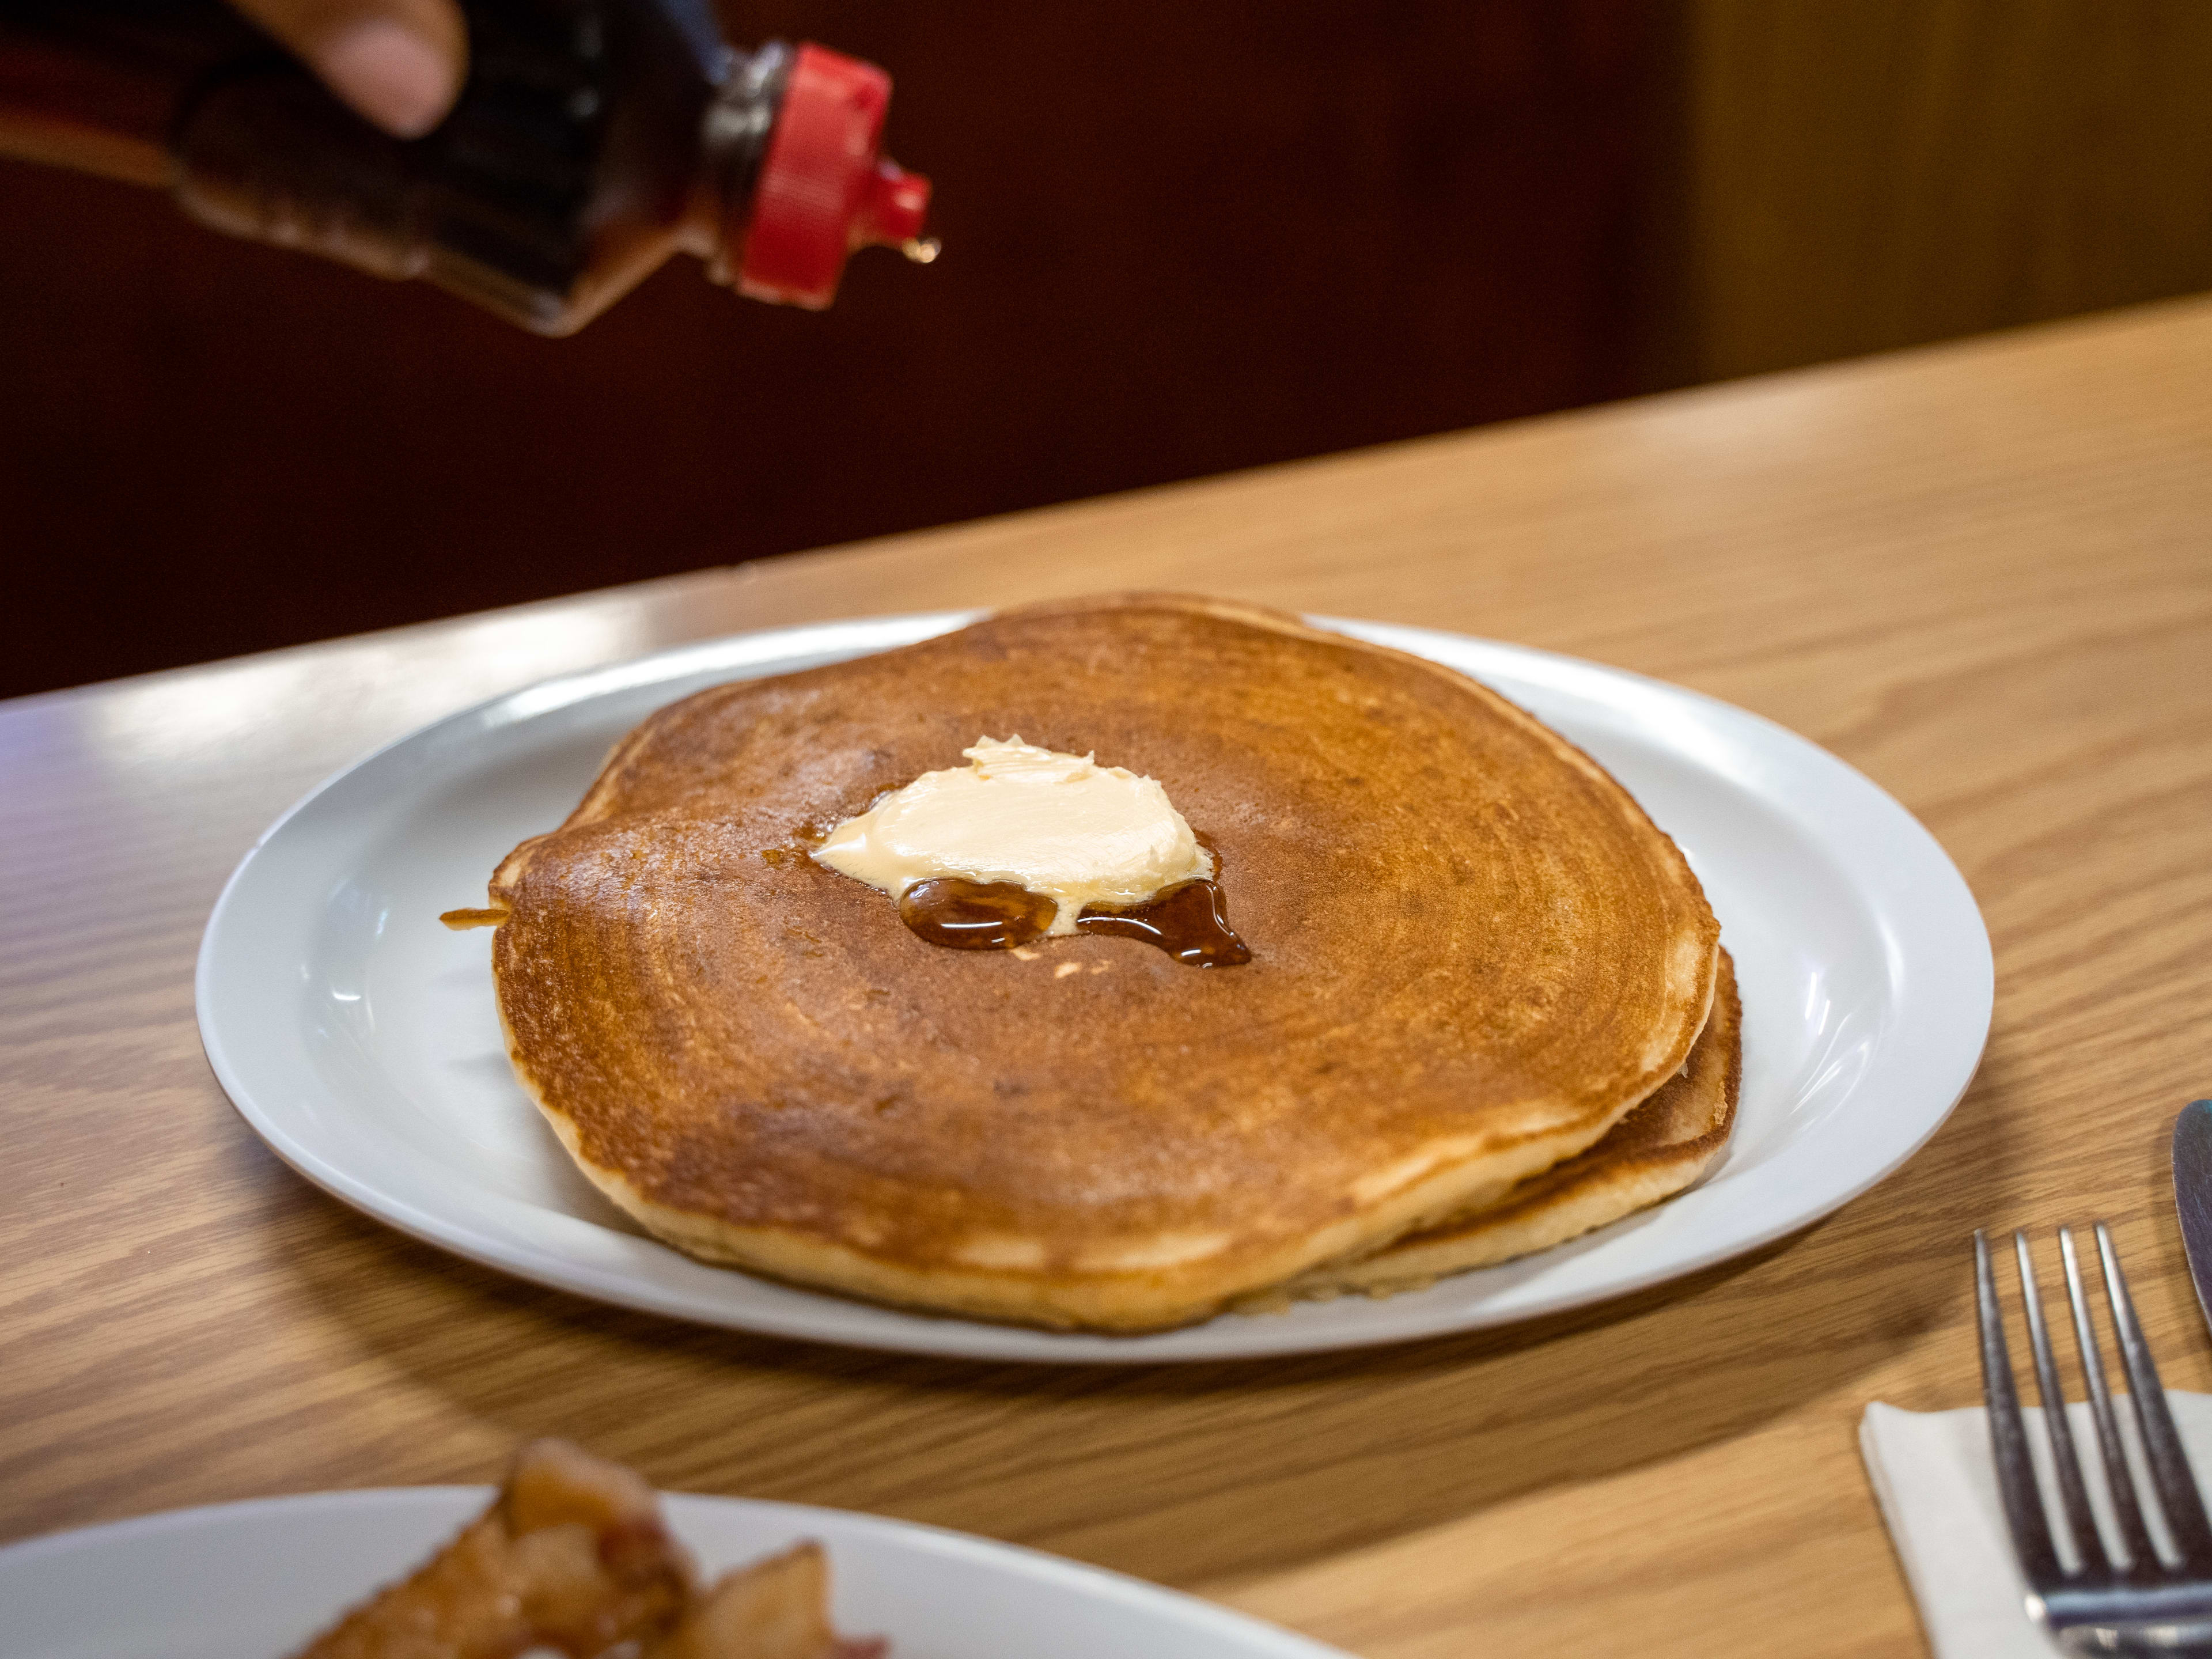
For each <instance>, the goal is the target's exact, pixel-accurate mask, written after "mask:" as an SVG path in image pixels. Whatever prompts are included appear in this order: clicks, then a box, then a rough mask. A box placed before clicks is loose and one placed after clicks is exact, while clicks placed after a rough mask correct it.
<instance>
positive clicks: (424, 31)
mask: <svg viewBox="0 0 2212 1659" xmlns="http://www.w3.org/2000/svg"><path fill="white" fill-rule="evenodd" d="M232 3H233V4H234V5H235V6H236V7H237V8H238V9H239V10H240V11H241V12H243V13H245V14H246V16H248V17H250V18H252V20H253V21H255V22H256V23H258V24H259V25H260V26H261V27H263V28H264V29H266V30H268V31H269V33H271V34H273V35H275V36H276V39H277V40H279V41H281V42H282V43H283V45H284V46H287V47H289V49H290V50H291V51H292V52H293V53H294V54H295V55H296V56H297V57H298V58H300V60H301V62H302V63H304V64H307V67H308V68H310V69H312V70H314V72H315V73H316V74H317V75H319V76H321V77H322V80H323V83H324V84H325V86H327V87H329V88H330V89H331V91H332V92H334V93H336V94H337V95H338V96H339V97H340V98H342V99H343V100H345V101H346V102H347V103H348V104H349V105H350V106H352V107H353V108H354V109H355V110H356V112H359V113H360V114H362V116H365V117H366V118H368V119H369V120H371V121H374V123H376V125H378V126H380V127H382V128H383V129H384V130H385V131H386V132H389V133H392V134H393V135H394V136H396V137H401V138H419V137H422V135H423V134H424V133H426V132H428V131H430V129H431V128H433V127H435V126H436V125H438V123H439V122H441V121H442V120H444V119H445V118H446V112H447V111H448V110H450V109H452V108H453V100H454V99H455V98H457V97H459V95H460V90H461V82H463V81H464V80H465V79H466V78H467V76H468V58H469V36H468V27H467V25H466V24H465V23H464V22H463V21H462V19H461V10H460V7H459V4H458V3H457V0H232Z"/></svg>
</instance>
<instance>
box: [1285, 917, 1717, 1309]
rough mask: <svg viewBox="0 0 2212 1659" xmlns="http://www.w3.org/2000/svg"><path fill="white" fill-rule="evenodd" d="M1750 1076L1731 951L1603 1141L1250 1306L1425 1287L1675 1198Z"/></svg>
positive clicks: (1698, 1169) (1704, 1161)
mask: <svg viewBox="0 0 2212 1659" xmlns="http://www.w3.org/2000/svg"><path fill="white" fill-rule="evenodd" d="M1742 1077H1743V1006H1742V1004H1741V1001H1740V1000H1738V998H1737V995H1736V985H1735V962H1734V961H1733V960H1732V959H1731V958H1730V957H1729V953H1728V952H1727V951H1722V952H1721V953H1720V959H1719V972H1718V973H1717V975H1716V976H1715V980H1714V984H1713V1011H1712V1012H1711V1015H1710V1016H1709V1017H1708V1018H1706V1021H1705V1030H1704V1031H1702V1032H1701V1033H1700V1034H1699V1037H1698V1041H1697V1042H1696V1044H1695V1045H1694V1046H1693V1047H1692V1048H1691V1050H1690V1057H1689V1058H1688V1059H1687V1060H1685V1061H1684V1062H1683V1065H1682V1069H1681V1070H1680V1072H1679V1073H1676V1074H1675V1075H1674V1077H1672V1078H1669V1079H1668V1080H1667V1082H1666V1083H1665V1084H1663V1085H1661V1087H1660V1089H1659V1091H1658V1092H1657V1093H1656V1094H1654V1095H1653V1096H1652V1097H1651V1098H1650V1099H1649V1100H1647V1101H1645V1102H1644V1103H1643V1104H1642V1105H1641V1106H1638V1108H1637V1109H1635V1110H1634V1111H1632V1112H1631V1113H1630V1114H1629V1115H1627V1116H1626V1117H1625V1118H1623V1119H1622V1120H1621V1121H1620V1123H1618V1124H1617V1125H1615V1126H1614V1127H1613V1130H1612V1131H1611V1132H1610V1133H1607V1134H1606V1135H1605V1136H1604V1137H1603V1138H1602V1139H1600V1140H1599V1141H1598V1142H1597V1143H1596V1144H1595V1146H1591V1147H1589V1149H1588V1150H1587V1151H1585V1152H1581V1153H1579V1154H1577V1156H1575V1157H1573V1158H1569V1159H1567V1160H1566V1161H1565V1163H1563V1164H1555V1165H1553V1167H1552V1168H1551V1169H1548V1170H1545V1171H1543V1172H1542V1173H1541V1174H1540V1175H1534V1176H1529V1177H1528V1179H1527V1180H1525V1181H1523V1182H1520V1183H1519V1184H1518V1185H1516V1186H1515V1187H1514V1188H1512V1189H1511V1190H1510V1191H1509V1192H1508V1193H1507V1194H1505V1195H1504V1197H1503V1198H1502V1199H1499V1200H1498V1201H1497V1202H1496V1203H1494V1204H1491V1205H1486V1206H1484V1207H1483V1208H1481V1209H1479V1210H1475V1211H1472V1212H1463V1213H1462V1214H1460V1215H1457V1216H1454V1217H1452V1218H1449V1220H1446V1221H1443V1222H1440V1223H1438V1224H1437V1225H1435V1226H1432V1227H1425V1228H1423V1229H1421V1230H1420V1231H1417V1232H1413V1233H1409V1234H1407V1236H1406V1237H1402V1238H1401V1239H1399V1240H1398V1241H1397V1242H1396V1243H1394V1244H1391V1245H1389V1247H1387V1248H1386V1249H1382V1250H1379V1251H1377V1252H1376V1253H1375V1254H1373V1255H1366V1256H1362V1257H1359V1258H1358V1259H1356V1260H1352V1261H1333V1262H1328V1263H1326V1264H1324V1265H1323V1266H1322V1267H1315V1268H1311V1269H1310V1270H1308V1271H1307V1272H1305V1273H1301V1274H1300V1275H1299V1276H1298V1277H1297V1278H1296V1279H1291V1281H1290V1282H1289V1283H1287V1284H1285V1285H1282V1286H1280V1287H1279V1290H1278V1291H1276V1292H1274V1293H1273V1294H1268V1293H1264V1292H1263V1293H1262V1295H1261V1297H1254V1298H1251V1299H1250V1300H1249V1302H1248V1303H1247V1304H1246V1305H1247V1306H1249V1307H1251V1309H1252V1310H1253V1311H1255V1312H1257V1311H1264V1310H1266V1309H1267V1307H1269V1306H1271V1305H1272V1306H1274V1307H1280V1306H1281V1305H1282V1304H1283V1301H1284V1299H1285V1297H1331V1296H1338V1295H1341V1294H1343V1293H1345V1292H1346V1291H1364V1292H1365V1293H1367V1294H1368V1295H1370V1296H1389V1295H1393V1294H1395V1292H1397V1291H1417V1290H1420V1289H1423V1288H1424V1287H1425V1286H1426V1285H1431V1284H1432V1283H1434V1282H1435V1281H1436V1280H1437V1279H1440V1278H1442V1277H1443V1275H1445V1274H1446V1273H1465V1272H1466V1271H1468V1269H1469V1268H1472V1267H1495V1266H1496V1265H1497V1264H1498V1263H1499V1262H1501V1261H1512V1260H1513V1259H1514V1258H1515V1257H1516V1256H1523V1255H1530V1254H1532V1253H1533V1252H1534V1251H1537V1250H1547V1249H1551V1248H1552V1246H1553V1245H1555V1244H1564V1243H1566V1242H1567V1240H1569V1239H1571V1238H1577V1237H1581V1235H1583V1233H1586V1232H1589V1231H1593V1230H1594V1229H1595V1228H1599V1227H1602V1226H1605V1225H1608V1224H1609V1223H1612V1222H1614V1221H1618V1220H1620V1218H1622V1217H1623V1216H1626V1215H1632V1214H1633V1213H1634V1212H1637V1211H1638V1210H1641V1209H1645V1208H1648V1207H1649V1206H1651V1205H1654V1204H1656V1203H1658V1202H1659V1201H1660V1200H1662V1199H1668V1198H1672V1197H1673V1196H1674V1194H1677V1193H1679V1192H1680V1191H1682V1190H1683V1189H1684V1188H1686V1187H1688V1186H1689V1185H1690V1183H1691V1182H1693V1181H1695V1180H1696V1179H1697V1178H1698V1177H1699V1176H1700V1175H1702V1174H1704V1173H1705V1167H1706V1166H1707V1165H1708V1164H1711V1162H1712V1161H1713V1159H1714V1158H1715V1157H1716V1156H1717V1155H1718V1153H1719V1152H1720V1150H1721V1148H1722V1147H1723V1146H1726V1145H1727V1144H1728V1138H1729V1130H1730V1129H1731V1128H1732V1127H1734V1126H1735V1104H1736V1094H1737V1091H1738V1089H1739V1087H1740V1085H1741V1081H1742Z"/></svg>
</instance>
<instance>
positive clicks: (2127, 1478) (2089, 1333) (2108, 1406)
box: [2058, 1227, 2159, 1573]
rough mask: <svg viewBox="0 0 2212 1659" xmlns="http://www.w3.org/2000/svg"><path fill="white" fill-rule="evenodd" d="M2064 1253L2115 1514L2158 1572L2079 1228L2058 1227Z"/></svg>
mask: <svg viewBox="0 0 2212 1659" xmlns="http://www.w3.org/2000/svg"><path fill="white" fill-rule="evenodd" d="M2058 1255H2059V1257H2060V1259H2061V1260H2063V1261H2064V1262H2065V1264H2066V1299H2067V1301H2068V1302H2069V1303H2070V1304H2073V1309H2074V1346H2075V1348H2076V1349H2077V1350H2078V1351H2079V1352H2080V1353H2081V1375H2082V1377H2083V1378H2084V1380H2086V1381H2087V1383H2088V1385H2089V1414H2090V1416H2092V1417H2093V1418H2094V1419H2096V1422H2097V1446H2098V1449H2100V1451H2102V1452H2103V1453H2104V1455H2105V1486H2106V1489H2107V1490H2108V1491H2110V1492H2111V1493H2112V1513H2113V1514H2114V1515H2115V1516H2118V1520H2119V1523H2120V1541H2122V1542H2123V1543H2124V1544H2125V1545H2126V1546H2127V1547H2128V1559H2129V1560H2130V1562H2131V1563H2133V1564H2134V1567H2135V1571H2137V1572H2139V1573H2149V1572H2155V1571H2158V1568H2159V1559H2158V1551H2157V1549H2156V1548H2155V1547H2154V1546H2153V1545H2152V1543H2151V1541H2150V1532H2149V1530H2148V1528H2146V1527H2145V1526H2144V1525H2143V1518H2142V1504H2140V1503H2139V1502H2137V1500H2136V1476H2135V1471H2134V1470H2133V1469H2132V1468H2130V1467H2129V1466H2128V1454H2127V1449H2126V1448H2125V1447H2124V1446H2123V1445H2122V1444H2121V1443H2120V1425H2119V1419H2117V1418H2115V1417H2114V1416H2113V1415H2112V1395H2111V1393H2110V1392H2109V1391H2108V1390H2107V1389H2106V1387H2105V1355H2104V1351H2103V1350H2102V1349H2101V1348H2100V1347H2099V1346H2098V1343H2097V1331H2096V1327H2095V1326H2094V1325H2093V1324H2092V1323H2091V1322H2090V1319H2089V1294H2088V1292H2087V1291H2085V1290H2084V1289H2083V1288H2082V1286H2081V1262H2080V1261H2078V1260H2076V1259H2075V1255H2074V1230H2073V1229H2072V1228H2071V1227H2061V1228H2060V1229H2059V1230H2058Z"/></svg>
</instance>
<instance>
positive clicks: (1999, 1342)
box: [1974, 1228, 2060, 1586]
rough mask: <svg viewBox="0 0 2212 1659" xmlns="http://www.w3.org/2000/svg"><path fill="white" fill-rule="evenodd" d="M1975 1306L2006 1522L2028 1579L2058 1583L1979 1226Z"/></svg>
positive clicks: (1992, 1275) (1984, 1389) (1993, 1451)
mask: <svg viewBox="0 0 2212 1659" xmlns="http://www.w3.org/2000/svg"><path fill="white" fill-rule="evenodd" d="M1974 1312H1975V1316H1976V1317H1977V1319H1978V1322H1979V1323H1980V1326H1981V1332H1982V1399H1983V1401H1984V1402H1985V1403H1986V1404H1987V1405H1988V1407H1989V1410H1990V1454H1991V1455H1992V1456H1993V1458H1994V1459H1995V1461H1996V1466H1997V1491H1998V1492H1999V1494H2000V1495H2001V1496H2002V1498H2004V1511H2005V1524H2006V1525H2007V1526H2008V1527H2009V1528H2011V1529H2012V1544H2013V1548H2014V1550H2015V1552H2016V1553H2018V1554H2019V1556H2020V1565H2021V1572H2022V1573H2023V1575H2025V1577H2027V1582H2028V1583H2030V1584H2031V1585H2038V1586H2039V1585H2044V1584H2049V1583H2056V1582H2057V1579H2058V1577H2059V1576H2060V1575H2059V1571H2058V1553H2057V1551H2056V1550H2054V1549H2053V1548H2052V1547H2051V1523H2050V1522H2048V1521H2047V1520H2045V1518H2044V1513H2043V1492H2042V1489H2041V1488H2040V1487H2039V1486H2037V1485H2036V1481H2035V1464H2034V1462H2033V1460H2032V1459H2031V1458H2030V1457H2029V1455H2028V1450H2027V1425H2026V1424H2025V1423H2023V1422H2021V1416H2020V1395H2019V1393H2018V1391H2017V1390H2015V1389H2014V1387H2013V1381H2012V1358H2011V1357H2010V1356H2009V1355H2008V1354H2007V1353H2006V1352H2005V1334H2004V1311H2003V1310H2002V1309H2001V1308H2000V1307H1999V1306H1998V1305H1997V1281H1996V1274H1995V1273H1992V1272H1991V1271H1990V1241H1989V1239H1988V1237H1986V1236H1984V1233H1983V1232H1982V1231H1981V1229H1980V1228H1976V1229H1975V1230H1974Z"/></svg>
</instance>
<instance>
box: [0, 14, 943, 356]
mask: <svg viewBox="0 0 2212 1659" xmlns="http://www.w3.org/2000/svg"><path fill="white" fill-rule="evenodd" d="M464 10H465V13H466V15H467V18H468V26H469V78H468V81H467V83H466V85H465V87H464V88H463V89H462V91H461V94H460V98H459V101H458V102H457V103H456V104H455V106H454V107H453V112H452V114H450V115H449V116H447V118H446V119H445V121H444V122H443V123H442V124H441V125H440V126H438V127H437V128H436V129H435V131H432V132H430V133H429V134H428V135H427V136H425V137H421V138H417V139H414V140H411V141H410V140H403V139H398V138H394V137H390V136H388V135H387V134H386V133H383V132H381V131H378V130H377V129H376V128H374V127H373V126H371V125H369V124H368V122H366V121H364V120H362V118H360V117H358V116H356V115H355V114H354V113H353V112H351V111H350V110H349V109H347V108H346V107H345V106H344V105H343V104H341V103H340V102H339V101H338V100H337V99H336V98H334V97H333V96H331V94H329V93H328V92H326V91H325V90H324V88H323V87H322V86H321V84H320V83H319V82H317V81H316V80H315V79H314V78H313V76H311V75H309V74H308V72H307V70H305V69H303V68H301V67H300V66H299V65H298V64H296V63H295V62H294V61H293V60H292V59H291V58H289V57H287V56H286V55H285V54H284V52H283V51H282V50H281V49H280V48H278V47H277V46H276V45H275V44H274V43H273V42H272V41H270V40H269V39H268V38H267V37H266V36H265V35H263V34H261V33H259V32H258V30H256V29H255V28H253V27H252V26H251V25H250V24H248V23H246V22H245V21H243V20H242V19H240V17H238V16H237V15H234V13H232V12H231V11H229V10H228V9H227V8H225V7H224V6H222V5H221V4H220V3H217V0H0V151H6V152H8V153H11V154H15V155H21V156H26V157H28V158H29V159H33V160H38V161H54V162H58V163H61V164H64V165H70V166H76V167H82V168H85V169H86V170H88V171H92V172H97V173H106V174H108V175H109V176H111V177H116V178H124V179H131V181H133V182H136V183H140V184H148V185H161V186H164V187H166V188H167V189H168V190H169V191H171V192H172V193H173V195H174V197H175V198H176V200H177V202H178V204H179V206H181V207H182V208H183V209H184V210H185V212H186V213H188V214H190V215H191V216H192V217H193V218H195V219H197V220H198V221H200V222H202V223H203V224H207V225H210V226H212V227H214V228H216V229H218V230H223V231H228V232H229V233H231V234H234V235H239V236H246V237H252V238H253V239H255V240H260V241H264V242H272V243H276V244H277V245H279V246H285V247H294V248H299V249H302V250H304V251H306V252H313V253H320V254H324V255H325V256H327V257H329V258H335V259H340V260H343V261H344V262H345V263H347V264H352V265H356V266H358V267H359V268H361V269H362V270H368V271H371V272H374V274H375V275H377V276H388V277H395V278H399V277H410V276H421V277H424V278H427V279H428V281H430V282H433V283H436V284H438V286H440V287H441V288H443V289H447V290H449V291H450V292H453V293H454V294H458V295H461V296H462V297H464V298H465V299H469V300H472V301H476V302H477V304H479V305H483V306H486V307H489V308H490V309H491V310H493V311H495V312H497V313H499V314H500V315H501V316H503V317H506V318H508V319H511V320H513V321H514V322H517V323H520V324H521V325H523V326H524V327H525V328H528V329H531V330H532V331H536V332H538V333H540V334H550V335H559V334H568V333H571V332H573V331H575V330H576V329H578V328H580V327H581V326H583V325H584V324H586V322H589V321H590V320H591V319H592V318H593V317H595V316H597V315H598V314H599V313H600V312H602V311H604V310H605V308H606V307H608V306H609V305H611V304H612V303H613V302H614V301H616V300H617V299H618V298H620V297H621V296H622V295H623V294H625V293H627V292H628V291H629V289H631V288H632V287H634V286H635V284H636V283H638V282H639V281H641V279H642V278H643V277H644V276H646V275H647V273H648V272H649V271H651V270H653V269H654V268H655V267H656V266H658V265H659V264H661V262H662V261H664V260H665V259H666V258H668V257H669V256H670V255H671V254H672V253H675V252H678V251H682V252H690V253H694V254H696V255H698V256H699V257H700V258H703V259H705V260H706V261H708V271H709V274H710V275H712V276H714V278H715V279H716V280H717V281H720V282H724V283H729V284H731V285H732V286H733V287H735V288H736V289H738V292H740V293H742V294H744V295H750V297H752V298H754V299H757V300H769V301H780V302H782V303H785V304H790V305H798V306H805V307H810V308H815V309H818V308H820V307H823V306H826V305H828V304H829V302H830V301H831V299H832V298H833V297H835V295H836V289H837V282H838V278H839V276H841V275H842V271H843V269H844V264H845V257H846V255H847V254H848V252H852V251H853V250H854V249H855V248H860V247H865V246H870V245H871V244H876V243H888V244H890V245H891V246H898V247H902V248H903V249H904V250H905V251H906V252H907V254H908V257H909V258H915V259H919V260H922V261H925V262H926V261H927V259H929V258H932V257H933V256H934V254H935V252H936V245H935V243H933V242H929V241H925V240H921V230H922V219H923V216H924V214H925V213H926V211H927V208H928V204H929V180H928V179H926V178H923V177H922V176H921V175H920V174H918V173H908V172H905V171H903V170H902V168H900V167H898V166H897V165H896V163H895V162H893V161H890V160H889V159H888V158H885V157H884V156H883V155H881V154H880V151H879V149H878V137H879V135H880V133H881V131H882V128H883V123H884V112H885V110H886V108H887V107H888V106H889V104H890V76H886V75H885V74H884V72H883V71H882V70H879V69H878V68H876V67H875V66H874V65H873V64H864V63H861V62H860V61H858V60H857V59H854V58H845V57H841V56H840V55H839V54H837V53H836V52H829V51H825V50H824V49H823V48H822V47H820V46H797V47H793V46H787V45H785V44H784V43H782V42H781V41H772V42H770V43H769V44H768V45H767V46H763V47H761V48H760V49H759V50H758V51H757V52H738V51H734V50H732V48H731V47H730V46H728V45H726V43H725V42H724V40H722V37H721V34H720V31H719V29H718V28H717V27H716V26H715V23H714V17H713V15H712V14H711V13H710V12H709V11H708V9H707V7H706V4H705V0H465V3H464Z"/></svg>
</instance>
